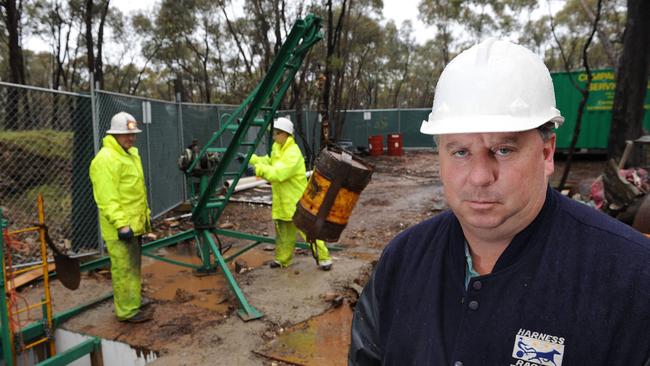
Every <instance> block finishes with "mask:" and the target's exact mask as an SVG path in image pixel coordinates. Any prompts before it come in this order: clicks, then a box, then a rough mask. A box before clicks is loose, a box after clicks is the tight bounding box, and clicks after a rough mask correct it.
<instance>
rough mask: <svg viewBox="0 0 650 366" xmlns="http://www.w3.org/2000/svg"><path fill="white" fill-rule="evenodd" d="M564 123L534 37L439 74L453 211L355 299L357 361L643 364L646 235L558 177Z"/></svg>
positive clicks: (413, 237) (444, 171)
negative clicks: (568, 190) (566, 188)
mask: <svg viewBox="0 0 650 366" xmlns="http://www.w3.org/2000/svg"><path fill="white" fill-rule="evenodd" d="M562 122H563V118H562V116H561V115H560V112H559V111H558V110H557V109H556V108H555V97H554V91H553V85H552V81H551V77H550V74H549V72H548V70H547V68H546V66H545V65H544V64H543V62H542V61H541V60H540V59H539V58H538V57H537V56H536V55H534V54H533V53H532V52H530V51H529V50H528V49H526V48H524V47H521V46H519V45H515V44H513V43H510V42H507V41H500V40H494V39H489V40H486V41H484V42H482V43H480V44H478V45H475V46H474V47H471V48H470V49H468V50H466V51H464V52H462V53H461V54H459V55H458V56H456V57H455V58H454V59H453V60H452V61H451V62H450V63H449V65H447V67H446V68H445V69H444V71H443V72H442V74H441V76H440V79H439V81H438V85H437V87H436V93H435V97H434V102H433V109H432V112H431V114H430V115H429V119H428V121H425V122H424V123H423V124H422V127H421V132H423V133H426V134H432V135H436V136H437V137H436V138H437V141H438V149H439V161H440V175H441V179H442V183H443V187H444V193H445V197H446V199H447V202H448V204H449V207H450V208H451V210H449V211H447V212H444V213H442V214H440V215H438V216H435V217H433V218H431V219H429V220H426V221H424V222H422V223H420V224H418V225H416V226H414V227H412V228H410V229H408V230H406V231H404V232H403V233H401V234H399V235H398V236H397V237H396V238H395V239H393V240H392V241H391V243H390V244H389V245H388V246H387V247H386V248H385V250H384V252H383V254H382V256H381V259H380V261H379V263H378V264H377V266H376V268H375V272H374V273H373V275H372V277H371V279H370V280H369V282H368V284H367V285H366V287H365V289H364V291H363V293H362V295H361V297H360V299H359V302H358V303H357V306H356V309H355V314H354V320H353V325H352V342H351V346H350V350H349V364H350V365H454V366H463V365H465V366H483V365H553V366H562V365H564V366H569V365H648V364H649V363H648V362H650V342H648V340H647V339H648V329H650V312H649V311H648V309H650V266H649V265H648V263H650V243H649V241H650V240H649V239H648V238H646V237H645V236H643V235H641V234H640V233H638V232H636V231H635V230H633V229H631V228H630V227H628V226H626V225H624V224H622V223H620V222H618V221H616V220H613V219H611V218H610V217H608V216H606V215H604V214H601V213H599V212H598V211H596V210H594V209H592V208H590V207H588V206H586V205H583V204H580V203H577V202H575V201H572V200H570V199H568V198H566V197H563V196H562V195H560V194H558V193H557V192H555V191H554V190H553V189H552V188H551V187H550V186H549V177H550V176H551V174H552V173H553V169H554V167H553V153H554V152H555V134H554V132H553V129H552V127H556V128H557V127H559V126H560V125H561V124H562Z"/></svg>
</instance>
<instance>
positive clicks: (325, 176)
mask: <svg viewBox="0 0 650 366" xmlns="http://www.w3.org/2000/svg"><path fill="white" fill-rule="evenodd" d="M373 170H374V167H373V166H372V165H371V164H369V163H367V162H365V161H363V160H362V159H360V158H358V157H356V156H354V155H351V154H349V153H347V152H345V151H343V150H341V149H337V148H334V147H327V148H325V149H323V150H321V152H320V153H319V155H318V158H317V159H316V166H315V168H314V172H313V173H312V175H311V177H310V178H309V183H308V184H307V189H306V190H305V192H304V193H303V195H302V197H301V198H300V201H298V204H297V207H296V212H295V213H294V215H293V223H294V224H295V225H296V227H298V229H300V230H301V231H303V232H304V233H305V235H306V237H307V241H309V242H313V241H314V240H316V239H320V240H323V241H327V242H335V241H338V240H339V237H340V236H341V233H342V232H343V229H344V228H345V226H346V225H347V223H348V219H349V218H350V215H351V214H352V209H354V206H355V205H356V203H357V200H358V199H359V195H360V194H361V191H363V189H364V188H366V186H367V185H368V183H369V182H370V178H371V177H372V172H373Z"/></svg>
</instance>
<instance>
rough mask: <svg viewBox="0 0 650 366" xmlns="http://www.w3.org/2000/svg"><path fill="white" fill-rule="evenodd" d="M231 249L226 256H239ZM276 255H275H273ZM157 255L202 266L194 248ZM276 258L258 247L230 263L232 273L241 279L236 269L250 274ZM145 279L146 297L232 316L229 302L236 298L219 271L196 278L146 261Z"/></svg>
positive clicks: (181, 269) (171, 249)
mask: <svg viewBox="0 0 650 366" xmlns="http://www.w3.org/2000/svg"><path fill="white" fill-rule="evenodd" d="M236 250H237V249H236V248H232V249H230V250H229V251H228V252H227V253H226V255H228V254H233V253H236ZM271 253H272V252H271ZM156 254H157V255H159V256H162V257H165V258H167V259H171V260H175V261H180V262H184V263H189V264H193V265H200V264H201V259H200V258H199V257H198V256H197V254H196V249H195V248H194V245H193V244H179V245H176V246H173V247H167V248H164V249H161V250H159V251H158V252H157V253H156ZM271 258H272V254H269V252H265V251H263V250H262V249H261V248H260V247H256V248H254V249H252V250H249V251H248V252H246V253H244V254H242V255H240V256H239V257H237V258H236V260H235V261H238V262H239V263H240V266H237V268H236V265H235V263H234V262H235V261H232V262H231V263H229V266H228V267H229V268H230V271H231V272H232V273H233V274H234V276H235V278H237V272H236V269H239V271H240V272H244V271H248V270H251V269H253V268H256V267H259V266H261V265H263V264H264V263H265V262H267V261H268V260H270V259H271ZM142 278H143V280H144V283H145V289H147V291H146V293H145V294H146V295H147V296H150V297H152V298H154V299H156V300H162V301H174V302H178V303H190V304H193V305H196V306H199V307H202V308H205V309H208V310H212V311H215V312H218V313H227V312H228V306H229V304H228V299H229V298H231V297H232V295H231V293H230V289H229V287H228V284H227V282H226V279H225V278H224V276H223V275H222V274H221V273H220V272H219V271H217V272H216V273H214V274H211V275H208V276H196V275H195V274H194V273H193V270H192V269H191V268H187V267H182V266H178V265H175V264H171V263H167V262H163V261H158V260H155V259H153V258H149V257H143V262H142Z"/></svg>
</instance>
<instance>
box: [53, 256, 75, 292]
mask: <svg viewBox="0 0 650 366" xmlns="http://www.w3.org/2000/svg"><path fill="white" fill-rule="evenodd" d="M54 264H55V265H56V274H57V277H59V281H61V284H62V285H63V286H65V287H66V288H68V289H70V290H76V289H78V288H79V283H80V282H81V270H80V267H79V260H78V259H76V258H70V257H68V256H66V255H59V254H55V255H54Z"/></svg>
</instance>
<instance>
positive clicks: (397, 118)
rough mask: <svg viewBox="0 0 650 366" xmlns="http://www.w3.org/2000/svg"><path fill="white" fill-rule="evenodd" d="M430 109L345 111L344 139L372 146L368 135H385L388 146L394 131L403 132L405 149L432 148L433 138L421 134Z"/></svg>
mask: <svg viewBox="0 0 650 366" xmlns="http://www.w3.org/2000/svg"><path fill="white" fill-rule="evenodd" d="M429 112H430V109H371V110H355V111H348V112H346V113H345V122H344V125H343V134H342V138H343V139H348V140H352V143H353V144H354V146H358V147H366V148H367V147H368V137H370V136H375V135H381V136H382V141H383V145H384V148H385V147H386V141H387V139H388V135H390V134H401V135H402V138H403V140H404V148H406V149H409V148H432V147H434V146H435V144H434V142H433V137H432V136H430V135H424V134H422V133H420V125H422V121H423V120H425V119H427V117H428V115H429Z"/></svg>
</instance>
